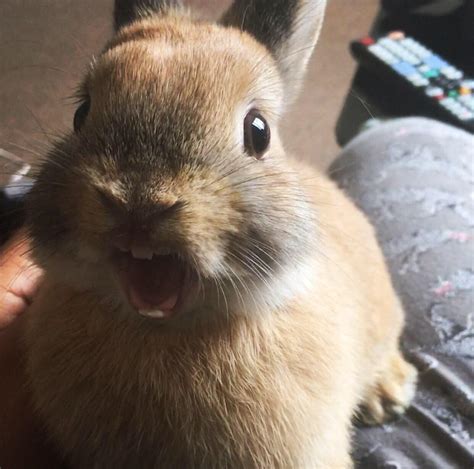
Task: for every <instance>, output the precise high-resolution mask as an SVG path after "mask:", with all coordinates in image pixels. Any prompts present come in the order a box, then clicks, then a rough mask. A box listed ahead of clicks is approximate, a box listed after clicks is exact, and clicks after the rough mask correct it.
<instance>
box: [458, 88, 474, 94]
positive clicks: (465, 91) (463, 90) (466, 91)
mask: <svg viewBox="0 0 474 469" xmlns="http://www.w3.org/2000/svg"><path fill="white" fill-rule="evenodd" d="M459 94H460V95H469V94H471V88H466V87H464V86H461V87H460V88H459Z"/></svg>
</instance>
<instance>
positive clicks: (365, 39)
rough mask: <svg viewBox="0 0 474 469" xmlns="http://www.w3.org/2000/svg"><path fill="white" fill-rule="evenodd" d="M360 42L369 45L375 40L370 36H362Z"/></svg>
mask: <svg viewBox="0 0 474 469" xmlns="http://www.w3.org/2000/svg"><path fill="white" fill-rule="evenodd" d="M360 42H361V43H362V44H364V46H371V45H372V44H375V40H374V39H373V38H371V37H370V36H367V37H364V38H362V39H361V40H360Z"/></svg>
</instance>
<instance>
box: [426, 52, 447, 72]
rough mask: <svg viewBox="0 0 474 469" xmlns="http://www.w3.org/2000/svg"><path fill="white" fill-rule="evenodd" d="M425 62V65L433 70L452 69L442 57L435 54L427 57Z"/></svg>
mask: <svg viewBox="0 0 474 469" xmlns="http://www.w3.org/2000/svg"><path fill="white" fill-rule="evenodd" d="M423 62H425V64H426V65H429V66H430V67H431V68H437V69H443V68H448V67H450V65H449V64H448V62H446V61H444V60H443V59H442V58H441V57H439V56H438V55H435V54H433V55H430V56H429V57H425V58H424V59H423ZM451 68H452V67H451Z"/></svg>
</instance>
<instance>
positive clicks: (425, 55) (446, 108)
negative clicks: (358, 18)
mask: <svg viewBox="0 0 474 469" xmlns="http://www.w3.org/2000/svg"><path fill="white" fill-rule="evenodd" d="M351 50H352V53H353V55H354V57H355V58H356V60H358V61H359V62H360V63H361V65H362V66H365V67H367V68H368V69H369V70H371V71H372V72H373V73H375V74H377V75H379V76H380V77H381V78H382V79H386V81H387V83H388V82H391V83H392V84H393V85H395V86H399V87H401V89H403V91H404V94H406V99H407V100H410V101H412V102H413V109H414V111H416V112H418V113H419V114H420V115H425V116H428V117H436V118H438V119H439V120H443V121H446V122H448V123H451V124H453V125H455V126H457V127H461V128H463V129H465V130H468V131H469V132H471V133H474V79H473V78H470V77H466V76H465V75H464V73H463V72H462V71H461V70H458V69H457V68H456V67H454V66H453V65H451V64H450V63H449V62H447V61H446V60H444V59H443V58H441V57H440V56H439V55H437V54H435V53H434V52H433V51H431V50H430V49H428V48H427V47H425V46H424V45H422V44H420V43H419V42H418V41H416V40H415V39H413V38H411V37H406V36H405V34H404V33H403V32H401V31H393V32H391V33H389V34H388V35H387V36H384V37H381V38H379V39H374V38H372V37H365V38H363V39H360V40H359V41H355V42H353V43H352V44H351ZM387 92H390V88H387Z"/></svg>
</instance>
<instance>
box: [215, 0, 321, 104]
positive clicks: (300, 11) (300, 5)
mask: <svg viewBox="0 0 474 469" xmlns="http://www.w3.org/2000/svg"><path fill="white" fill-rule="evenodd" d="M325 7H326V0H235V1H234V4H233V5H232V6H231V7H230V9H229V10H228V11H227V13H226V14H225V15H224V17H223V19H222V23H223V24H224V25H227V26H234V27H236V28H239V29H241V30H243V31H246V32H248V33H250V34H251V35H252V36H254V37H255V38H256V39H257V40H258V41H259V42H261V43H262V44H264V45H265V46H266V47H267V49H268V50H269V51H270V52H271V53H272V55H273V56H274V57H275V59H276V61H277V63H278V67H279V69H280V73H281V76H282V78H283V81H284V83H285V91H286V96H287V100H289V101H291V100H293V99H294V98H295V97H296V95H297V93H298V91H299V89H300V86H301V82H302V79H303V77H304V72H305V70H306V66H307V64H308V61H309V58H310V57H311V53H312V51H313V48H314V46H315V45H316V41H317V39H318V37H319V33H320V30H321V25H322V22H323V17H324V10H325Z"/></svg>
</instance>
